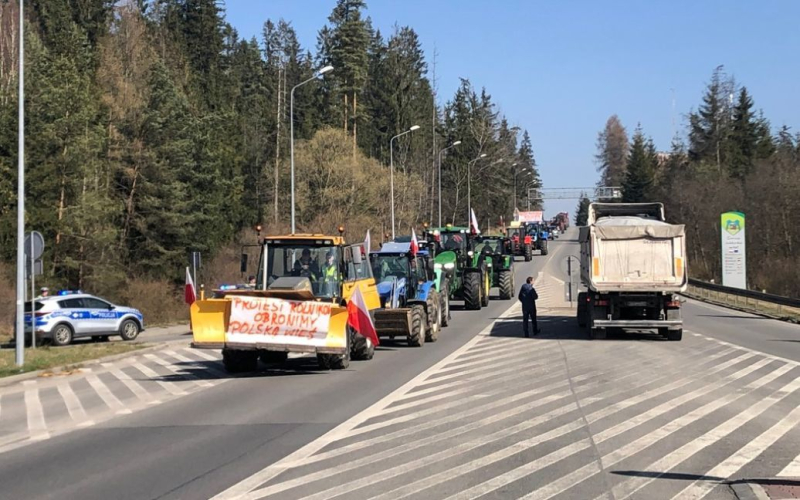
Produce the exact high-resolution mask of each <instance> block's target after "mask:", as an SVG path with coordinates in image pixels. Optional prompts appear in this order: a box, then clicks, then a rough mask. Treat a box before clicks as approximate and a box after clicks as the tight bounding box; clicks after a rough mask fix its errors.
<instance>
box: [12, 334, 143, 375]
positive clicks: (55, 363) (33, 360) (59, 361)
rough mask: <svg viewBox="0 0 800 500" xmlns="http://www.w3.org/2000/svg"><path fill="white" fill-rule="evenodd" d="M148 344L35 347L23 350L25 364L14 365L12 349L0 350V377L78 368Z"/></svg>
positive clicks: (110, 343)
mask: <svg viewBox="0 0 800 500" xmlns="http://www.w3.org/2000/svg"><path fill="white" fill-rule="evenodd" d="M143 347H148V344H142V343H129V342H104V343H91V344H89V343H87V344H78V345H71V346H66V347H47V346H45V347H37V348H36V349H30V348H28V349H25V364H24V365H23V366H21V367H19V366H16V365H15V364H14V359H15V358H14V349H0V377H8V376H11V375H19V374H20V373H27V372H32V371H36V370H46V369H48V368H58V367H61V366H69V367H70V368H79V367H80V365H81V363H82V362H84V361H89V360H92V359H97V358H102V357H104V356H112V355H114V354H122V353H125V352H130V351H136V350H138V349H142V348H143Z"/></svg>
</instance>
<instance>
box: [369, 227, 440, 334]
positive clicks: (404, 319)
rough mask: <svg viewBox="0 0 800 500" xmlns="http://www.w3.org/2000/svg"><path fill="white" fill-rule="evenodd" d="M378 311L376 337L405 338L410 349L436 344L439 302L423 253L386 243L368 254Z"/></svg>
mask: <svg viewBox="0 0 800 500" xmlns="http://www.w3.org/2000/svg"><path fill="white" fill-rule="evenodd" d="M370 263H371V264H372V273H373V276H374V277H375V282H376V283H377V284H378V294H379V295H380V299H381V308H380V309H377V310H376V311H375V329H376V330H377V331H378V335H379V336H380V337H388V338H390V339H394V338H395V337H406V338H407V339H408V344H409V345H410V346H412V347H420V346H422V345H423V344H425V342H436V340H437V339H438V337H439V331H440V330H441V328H442V312H443V308H442V307H441V298H440V295H439V292H437V291H436V284H435V281H434V280H435V275H434V269H433V265H432V260H431V259H430V258H429V254H428V251H427V250H418V251H417V252H416V254H414V253H412V252H411V243H405V242H402V243H399V242H389V243H385V244H384V245H383V247H381V249H380V250H379V251H377V252H372V253H371V254H370Z"/></svg>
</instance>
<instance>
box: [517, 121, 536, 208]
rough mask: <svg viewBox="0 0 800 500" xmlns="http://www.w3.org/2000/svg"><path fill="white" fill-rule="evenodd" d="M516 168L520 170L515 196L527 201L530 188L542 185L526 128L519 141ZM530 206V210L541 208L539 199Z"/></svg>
mask: <svg viewBox="0 0 800 500" xmlns="http://www.w3.org/2000/svg"><path fill="white" fill-rule="evenodd" d="M516 168H517V169H518V171H520V172H522V173H520V174H519V178H518V180H517V196H518V197H519V196H522V199H523V200H526V201H527V200H528V193H529V190H530V189H539V188H541V187H542V179H541V178H540V177H539V169H537V168H536V159H535V158H534V156H533V145H532V144H531V136H530V134H528V131H527V130H525V131H524V132H523V133H522V142H521V143H520V146H519V151H517V167H516ZM514 201H515V202H516V201H519V200H514ZM530 208H531V210H541V209H542V202H541V200H534V201H533V203H532V204H531V205H530Z"/></svg>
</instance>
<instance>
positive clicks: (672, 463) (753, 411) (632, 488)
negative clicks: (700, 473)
mask: <svg viewBox="0 0 800 500" xmlns="http://www.w3.org/2000/svg"><path fill="white" fill-rule="evenodd" d="M785 366H788V365H785ZM790 368H794V367H790ZM782 369H783V368H781V369H780V370H782ZM773 373H774V372H773ZM770 375H772V374H770ZM770 375H768V376H767V377H766V378H767V380H766V381H765V384H766V383H769V382H770V381H771V380H770V379H772V377H771V376H770ZM798 389H800V378H795V379H794V380H791V381H790V382H788V383H787V384H786V385H784V386H783V387H782V388H781V389H779V390H777V391H775V392H773V393H772V394H770V395H769V396H768V397H766V398H763V399H761V400H759V401H758V402H756V403H755V404H753V405H751V406H750V407H748V408H747V409H745V410H744V411H742V412H740V413H738V414H736V415H734V416H733V417H731V418H729V419H728V420H726V421H724V422H722V423H721V424H719V425H717V426H716V427H715V428H713V429H711V430H709V431H708V432H706V433H704V434H702V435H701V436H698V437H697V438H695V439H693V440H692V441H690V442H688V443H686V444H684V445H683V446H681V447H680V448H677V449H675V450H673V451H671V452H670V453H668V454H667V455H665V456H664V457H662V458H661V459H659V460H658V461H656V462H655V463H653V464H651V465H649V466H648V469H649V470H651V471H654V472H655V473H656V476H655V477H651V478H633V479H629V480H627V481H624V482H622V483H620V484H618V485H617V486H615V487H614V490H613V492H614V495H615V497H616V498H627V497H629V496H630V495H633V494H634V493H636V492H637V491H639V490H641V489H642V488H644V487H645V486H647V485H648V484H650V483H651V482H653V481H655V480H656V479H658V477H660V476H661V475H663V473H665V472H666V471H669V470H670V469H672V468H674V467H676V466H678V464H680V463H682V462H683V461H685V460H686V459H688V458H689V457H691V456H693V455H694V454H696V453H697V452H699V451H701V450H703V449H704V448H707V447H708V446H710V445H712V444H714V443H716V442H718V441H719V440H720V439H723V438H724V437H725V436H728V435H730V434H731V433H732V432H734V431H735V430H736V429H738V428H740V427H741V426H743V425H744V424H746V423H747V422H749V421H751V420H752V419H754V418H756V417H757V416H759V415H761V414H763V413H764V412H765V411H766V410H768V409H770V408H772V407H774V405H775V404H776V403H778V402H779V401H782V400H783V399H785V398H786V397H788V396H789V395H790V394H793V393H794V392H795V391H797V390H798Z"/></svg>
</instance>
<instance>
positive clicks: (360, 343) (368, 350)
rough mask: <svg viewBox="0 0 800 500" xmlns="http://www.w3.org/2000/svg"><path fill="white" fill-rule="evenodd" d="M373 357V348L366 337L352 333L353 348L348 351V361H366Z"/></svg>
mask: <svg viewBox="0 0 800 500" xmlns="http://www.w3.org/2000/svg"><path fill="white" fill-rule="evenodd" d="M373 356H375V346H374V345H373V344H372V341H371V340H369V339H368V338H366V337H363V336H361V335H359V334H358V333H353V348H352V349H351V350H350V359H352V360H355V361H368V360H370V359H372V357H373Z"/></svg>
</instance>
